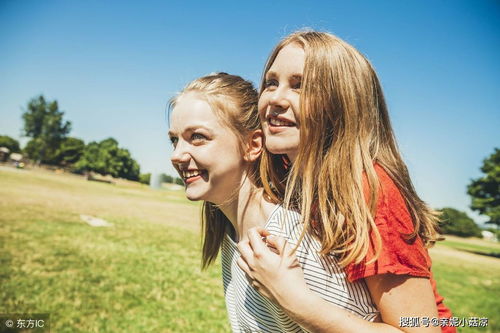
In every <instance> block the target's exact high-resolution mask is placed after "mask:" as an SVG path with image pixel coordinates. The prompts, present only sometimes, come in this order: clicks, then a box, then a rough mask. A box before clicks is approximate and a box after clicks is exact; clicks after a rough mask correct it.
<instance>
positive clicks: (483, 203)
mask: <svg viewBox="0 0 500 333" xmlns="http://www.w3.org/2000/svg"><path fill="white" fill-rule="evenodd" d="M481 171H482V172H483V173H484V176H483V177H480V178H477V179H473V180H472V181H471V183H470V184H469V186H467V193H468V194H469V195H470V196H471V201H472V203H471V206H470V207H471V209H473V210H475V211H477V212H479V213H480V214H484V215H486V216H488V217H489V218H490V220H489V221H488V222H486V223H492V224H495V225H496V226H497V227H498V226H499V225H500V149H498V148H495V151H494V152H493V153H492V154H491V155H490V156H488V157H487V158H486V159H485V160H484V161H483V166H482V167H481Z"/></svg>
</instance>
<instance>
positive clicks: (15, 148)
mask: <svg viewBox="0 0 500 333" xmlns="http://www.w3.org/2000/svg"><path fill="white" fill-rule="evenodd" d="M0 147H6V148H8V149H9V150H10V152H11V153H19V152H21V149H20V148H19V142H18V141H17V140H16V139H13V138H11V137H10V136H7V135H0Z"/></svg>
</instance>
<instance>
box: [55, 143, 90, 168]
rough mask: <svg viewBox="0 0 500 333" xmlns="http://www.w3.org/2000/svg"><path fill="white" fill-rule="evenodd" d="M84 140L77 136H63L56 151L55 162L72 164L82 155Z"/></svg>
mask: <svg viewBox="0 0 500 333" xmlns="http://www.w3.org/2000/svg"><path fill="white" fill-rule="evenodd" d="M84 149H85V142H84V141H83V140H81V139H78V138H72V137H68V138H65V139H64V140H63V141H62V142H61V145H60V146H59V149H58V150H57V152H56V159H57V163H58V164H60V165H72V164H74V163H76V162H78V160H79V159H80V158H81V157H82V155H83V150H84Z"/></svg>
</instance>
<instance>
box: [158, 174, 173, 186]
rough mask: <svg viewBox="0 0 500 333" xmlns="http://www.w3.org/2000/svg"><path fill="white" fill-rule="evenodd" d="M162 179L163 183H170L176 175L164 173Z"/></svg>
mask: <svg viewBox="0 0 500 333" xmlns="http://www.w3.org/2000/svg"><path fill="white" fill-rule="evenodd" d="M161 181H162V182H163V183H170V184H172V183H173V182H174V177H172V176H170V175H167V174H164V173H162V174H161Z"/></svg>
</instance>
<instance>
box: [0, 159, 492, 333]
mask: <svg viewBox="0 0 500 333" xmlns="http://www.w3.org/2000/svg"><path fill="white" fill-rule="evenodd" d="M80 214H85V215H92V216H96V217H99V218H103V219H105V220H107V221H109V222H110V223H112V224H113V227H108V228H99V227H91V226H89V225H87V224H86V223H84V222H83V221H81V219H80ZM199 215H200V205H199V204H198V203H192V202H189V201H187V200H186V199H185V198H184V194H183V191H179V190H177V191H176V190H172V189H164V190H151V189H149V188H148V187H147V186H144V185H140V184H137V183H133V182H126V181H121V182H118V183H117V184H115V185H110V184H104V183H95V182H88V181H86V180H84V179H83V178H81V177H79V176H75V175H68V174H55V173H52V172H47V171H40V170H38V171H30V170H16V169H10V168H5V167H0V313H19V312H31V313H33V312H39V313H50V316H51V317H50V318H51V328H52V332H228V331H229V330H230V329H229V325H228V322H227V319H226V311H225V307H224V300H223V293H222V283H221V278H220V264H219V262H217V264H216V265H215V266H214V267H212V268H210V269H209V270H208V271H206V272H201V271H200V268H199V267H200V253H199V248H200V240H199V232H198V230H199ZM464 244H465V245H464ZM499 249H500V246H499V245H497V244H493V243H488V242H484V241H481V240H476V241H464V240H462V239H459V238H453V239H450V240H448V241H447V242H443V244H440V245H438V246H436V247H435V248H433V249H432V250H431V256H432V257H433V260H434V268H433V270H434V274H435V277H436V279H437V281H438V287H439V291H440V293H441V294H443V295H444V296H445V297H446V304H448V305H449V306H450V307H451V308H452V310H453V311H454V314H455V315H456V316H458V317H460V318H464V317H465V318H469V317H471V316H476V317H487V318H489V326H488V327H487V328H476V329H468V328H464V329H462V330H461V331H462V332H479V331H480V332H498V331H500V325H499V323H498V321H497V318H495V316H496V315H498V313H500V301H499V300H498V295H500V281H499V280H500V279H499V277H500V259H498V258H496V257H495V256H492V255H489V254H490V253H494V254H495V253H498V252H499V251H500V250H499Z"/></svg>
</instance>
